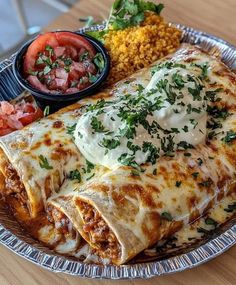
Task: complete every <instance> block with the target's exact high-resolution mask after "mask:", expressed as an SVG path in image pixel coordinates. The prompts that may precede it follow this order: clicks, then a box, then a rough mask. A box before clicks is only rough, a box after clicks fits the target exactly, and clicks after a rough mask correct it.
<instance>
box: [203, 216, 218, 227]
mask: <svg viewBox="0 0 236 285" xmlns="http://www.w3.org/2000/svg"><path fill="white" fill-rule="evenodd" d="M205 224H206V225H210V226H214V227H215V228H216V227H217V226H218V223H217V222H216V221H215V220H213V219H212V218H210V217H207V218H206V219H205Z"/></svg>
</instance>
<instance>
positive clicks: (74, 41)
mask: <svg viewBox="0 0 236 285" xmlns="http://www.w3.org/2000/svg"><path fill="white" fill-rule="evenodd" d="M55 36H56V39H57V41H58V43H59V46H68V47H69V46H71V47H74V48H76V49H77V51H78V52H79V51H80V50H81V49H82V48H83V49H85V50H87V51H88V52H89V54H90V56H91V57H94V56H95V54H96V50H95V48H94V47H93V46H92V45H91V44H90V43H89V41H88V40H86V39H85V38H83V37H82V36H80V35H76V34H73V33H70V32H56V33H55Z"/></svg>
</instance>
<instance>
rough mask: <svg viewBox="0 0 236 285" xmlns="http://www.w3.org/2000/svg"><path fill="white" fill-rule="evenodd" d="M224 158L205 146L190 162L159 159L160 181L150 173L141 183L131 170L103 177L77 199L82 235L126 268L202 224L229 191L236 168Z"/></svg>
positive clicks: (180, 155) (182, 158)
mask: <svg viewBox="0 0 236 285" xmlns="http://www.w3.org/2000/svg"><path fill="white" fill-rule="evenodd" d="M211 155H212V156H214V157H215V159H214V160H209V159H208V156H211ZM221 155H222V153H220V152H217V151H214V150H213V149H211V148H208V147H205V146H201V147H199V148H198V149H196V150H192V151H191V158H188V157H185V156H184V154H183V153H178V154H177V155H176V156H175V158H162V159H160V160H159V162H158V164H157V165H156V168H157V172H156V173H157V174H156V175H153V174H152V172H150V169H149V168H148V169H147V170H146V171H145V173H144V174H140V176H138V177H136V176H133V175H132V174H131V172H130V170H131V169H129V168H127V167H123V168H120V169H117V170H115V171H112V172H111V173H108V174H106V175H104V176H103V177H101V178H100V179H99V180H98V181H95V182H93V183H91V184H90V185H87V186H86V187H85V188H83V189H80V190H79V192H78V195H77V196H75V197H74V201H75V204H76V207H77V209H78V211H79V213H80V216H81V218H82V224H81V225H80V227H79V231H80V234H81V235H82V236H83V238H84V239H85V240H86V241H87V242H88V243H89V244H90V246H91V247H93V248H95V249H96V251H97V253H98V255H100V256H101V257H103V258H108V259H110V261H111V262H112V263H114V264H117V265H120V264H123V263H125V262H127V261H128V260H130V259H131V258H132V257H134V256H135V255H137V254H138V253H139V252H141V251H142V250H144V249H146V248H148V247H150V246H152V245H154V244H155V243H156V242H158V241H160V240H161V239H163V238H167V237H169V236H171V235H172V234H173V233H175V232H176V231H178V230H179V229H180V228H181V227H182V226H183V225H185V224H189V223H191V222H193V221H194V220H196V219H197V218H199V217H200V216H201V215H203V214H204V213H205V212H206V211H207V210H208V209H209V208H210V207H211V206H212V205H214V204H215V203H216V201H217V200H218V199H219V200H220V199H221V198H222V197H223V196H224V195H225V194H226V193H227V191H229V189H230V187H229V184H230V183H231V181H232V180H231V178H232V177H233V171H234V170H233V168H234V167H233V165H231V166H229V164H228V163H224V162H223V161H222V160H221ZM199 158H200V159H201V161H203V164H202V165H201V166H199V165H198V163H197V162H198V161H199ZM192 173H198V177H197V178H195V177H193V175H192ZM177 181H179V183H181V187H178V184H176V182H177Z"/></svg>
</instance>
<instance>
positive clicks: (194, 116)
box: [74, 62, 207, 169]
mask: <svg viewBox="0 0 236 285" xmlns="http://www.w3.org/2000/svg"><path fill="white" fill-rule="evenodd" d="M131 90H132V89H131ZM206 107H207V104H206V101H205V90H204V84H203V81H202V78H201V70H197V69H187V67H186V66H185V65H181V64H174V63H172V62H166V63H165V64H163V65H157V66H154V67H153V69H152V70H151V79H150V81H149V82H148V83H147V85H146V86H143V85H140V84H137V85H136V90H135V91H130V92H128V91H127V92H125V93H122V94H119V95H118V96H117V97H115V98H114V99H112V100H110V101H105V100H100V101H98V102H97V103H96V104H93V105H89V106H87V108H86V111H85V112H84V113H83V114H82V116H81V117H80V118H79V120H78V123H77V126H76V129H75V133H74V136H75V143H76V145H77V146H78V148H79V149H80V151H81V152H82V154H83V155H84V156H85V158H86V159H87V160H89V161H90V162H92V163H94V164H100V165H103V166H105V167H108V168H110V169H114V168H117V167H119V166H120V165H129V166H133V167H134V168H137V169H141V168H140V165H141V164H144V163H147V162H150V163H152V164H154V163H155V162H156V160H157V159H158V158H159V157H160V156H162V155H170V156H172V155H173V154H174V152H175V151H176V150H177V149H180V150H183V149H188V148H193V147H194V146H195V145H197V144H199V143H202V142H204V141H205V139H206V132H207V131H206V121H207V112H206Z"/></svg>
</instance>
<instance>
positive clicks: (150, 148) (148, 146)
mask: <svg viewBox="0 0 236 285" xmlns="http://www.w3.org/2000/svg"><path fill="white" fill-rule="evenodd" d="M142 150H143V152H148V157H147V160H146V161H147V162H151V163H152V164H155V163H156V160H157V159H158V158H159V150H158V149H157V148H156V147H155V146H154V145H153V144H152V143H151V142H143V146H142Z"/></svg>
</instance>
